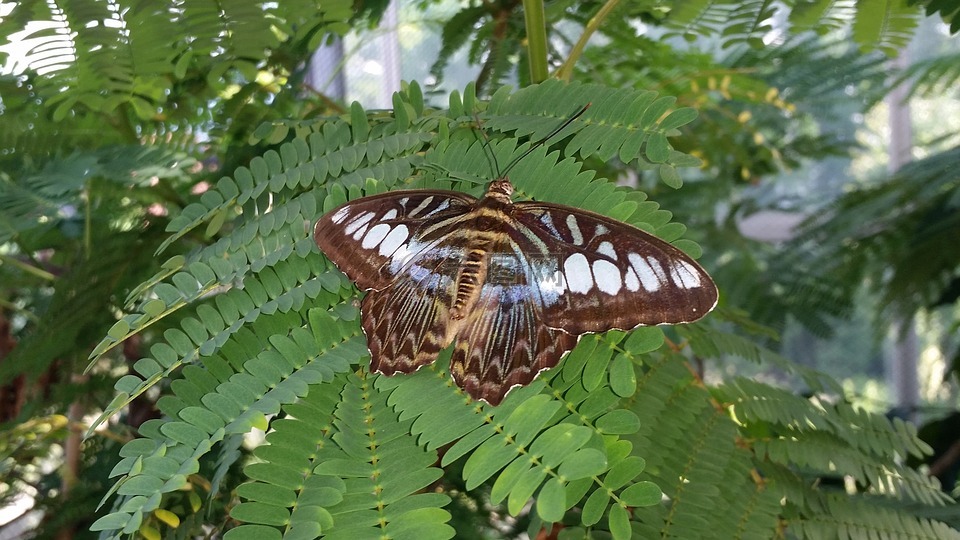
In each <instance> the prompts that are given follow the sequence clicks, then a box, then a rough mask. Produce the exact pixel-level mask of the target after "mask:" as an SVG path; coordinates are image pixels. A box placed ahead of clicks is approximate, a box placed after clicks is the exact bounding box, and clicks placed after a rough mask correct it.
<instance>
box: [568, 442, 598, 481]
mask: <svg viewBox="0 0 960 540" xmlns="http://www.w3.org/2000/svg"><path fill="white" fill-rule="evenodd" d="M606 469H607V455H606V454H605V453H604V452H602V451H600V450H597V449H596V448H582V449H580V450H578V451H576V452H574V453H573V454H572V455H570V456H569V457H568V458H567V459H565V460H563V463H562V464H560V470H559V471H558V474H559V475H560V477H561V478H563V479H564V480H567V481H570V480H577V479H580V478H589V477H591V476H596V475H598V474H601V473H603V471H605V470H606Z"/></svg>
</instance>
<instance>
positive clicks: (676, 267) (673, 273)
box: [670, 261, 700, 289]
mask: <svg viewBox="0 0 960 540" xmlns="http://www.w3.org/2000/svg"><path fill="white" fill-rule="evenodd" d="M670 277H671V278H672V279H673V282H674V283H676V284H677V286H678V287H680V288H682V289H695V288H697V287H699V286H700V274H699V273H697V269H696V268H694V267H693V265H692V264H690V263H688V262H687V261H674V263H673V267H672V268H671V269H670Z"/></svg>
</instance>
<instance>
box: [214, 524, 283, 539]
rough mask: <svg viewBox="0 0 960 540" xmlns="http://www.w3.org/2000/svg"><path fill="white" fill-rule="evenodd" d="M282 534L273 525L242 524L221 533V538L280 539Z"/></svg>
mask: <svg viewBox="0 0 960 540" xmlns="http://www.w3.org/2000/svg"><path fill="white" fill-rule="evenodd" d="M281 538H283V535H281V534H280V531H278V530H277V529H275V528H273V527H267V526H264V525H243V526H240V527H234V528H233V529H230V530H229V531H227V532H226V533H224V535H223V540H280V539H281Z"/></svg>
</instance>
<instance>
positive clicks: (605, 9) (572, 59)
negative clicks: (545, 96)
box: [557, 0, 620, 81]
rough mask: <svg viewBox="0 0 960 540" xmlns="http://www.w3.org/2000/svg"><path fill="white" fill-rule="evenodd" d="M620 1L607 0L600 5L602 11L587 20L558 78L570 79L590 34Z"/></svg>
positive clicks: (559, 71) (562, 79) (561, 67)
mask: <svg viewBox="0 0 960 540" xmlns="http://www.w3.org/2000/svg"><path fill="white" fill-rule="evenodd" d="M619 3H620V0H607V2H606V3H605V4H603V6H601V7H600V11H597V14H596V15H594V16H593V17H591V18H590V20H589V21H587V25H586V26H585V27H584V28H583V34H581V35H580V39H578V40H577V42H576V43H575V44H574V45H573V48H572V49H570V56H568V57H567V59H566V60H565V61H564V62H563V65H562V66H560V69H558V70H557V78H558V79H560V80H561V81H569V80H570V77H572V76H573V65H574V64H576V63H577V60H578V59H579V58H580V55H582V54H583V49H584V48H586V46H587V42H588V41H590V36H592V35H593V33H594V32H596V31H597V29H598V28H600V23H601V22H603V20H604V19H606V18H607V17H608V16H609V15H610V13H611V12H612V11H613V8H615V7H617V4H619Z"/></svg>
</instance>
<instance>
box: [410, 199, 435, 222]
mask: <svg viewBox="0 0 960 540" xmlns="http://www.w3.org/2000/svg"><path fill="white" fill-rule="evenodd" d="M432 202H433V195H430V196H429V197H427V198H426V199H424V200H422V201H420V204H418V205H417V207H416V208H414V209H413V210H411V211H410V212H408V213H407V217H417V214H419V213H420V212H423V209H424V208H426V207H428V206H430V203H432ZM404 204H406V203H404Z"/></svg>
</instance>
